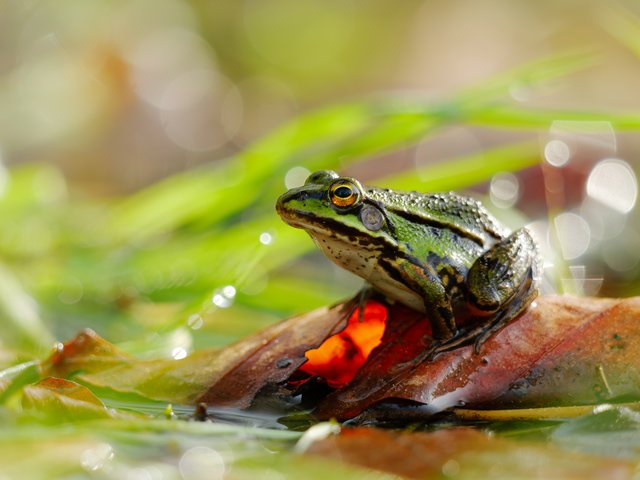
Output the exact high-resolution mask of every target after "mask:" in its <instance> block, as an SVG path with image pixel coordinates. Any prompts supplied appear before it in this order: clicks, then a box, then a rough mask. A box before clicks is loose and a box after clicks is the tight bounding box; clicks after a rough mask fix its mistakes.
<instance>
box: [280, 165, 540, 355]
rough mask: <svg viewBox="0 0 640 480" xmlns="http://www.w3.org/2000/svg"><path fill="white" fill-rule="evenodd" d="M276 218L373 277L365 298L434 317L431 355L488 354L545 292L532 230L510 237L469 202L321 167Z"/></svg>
mask: <svg viewBox="0 0 640 480" xmlns="http://www.w3.org/2000/svg"><path fill="white" fill-rule="evenodd" d="M276 211H277V213H278V214H279V215H280V217H281V218H282V220H284V222H286V223H287V224H289V225H290V226H292V227H296V228H300V229H303V230H305V231H306V232H307V233H308V234H309V235H310V236H311V237H312V239H313V240H314V241H315V243H316V245H317V246H318V247H319V248H320V250H321V251H322V252H323V253H324V255H325V256H326V257H328V258H329V259H330V260H332V261H333V262H334V263H336V264H337V265H339V266H340V267H342V268H344V269H346V270H348V271H350V272H352V273H354V274H355V275H357V276H359V277H361V278H362V279H364V280H365V281H366V282H367V284H368V286H367V287H365V290H363V291H365V292H370V291H371V290H372V291H373V293H374V294H381V295H383V296H384V297H385V298H386V299H388V300H389V301H390V302H393V303H395V302H399V303H401V304H403V305H405V306H407V307H409V308H411V309H413V310H416V311H418V312H420V313H423V314H425V316H426V318H427V319H428V321H429V322H430V324H431V337H432V338H431V342H430V343H429V347H426V350H425V354H424V357H425V358H429V359H433V358H434V357H435V356H437V355H438V354H440V353H442V352H446V351H449V350H453V349H456V348H458V347H461V346H463V345H467V344H471V343H473V344H474V349H473V350H474V351H475V353H479V352H480V349H481V346H482V345H483V344H484V343H485V342H486V341H487V340H488V339H489V338H490V337H491V336H492V335H493V334H495V333H496V332H498V331H499V330H500V329H502V328H503V327H504V326H506V325H507V324H509V323H510V322H512V321H513V320H515V319H516V318H518V317H519V316H520V315H521V314H522V313H523V312H524V311H525V310H526V309H527V308H528V307H529V305H530V304H531V303H532V302H533V301H534V299H535V298H536V296H537V295H538V293H539V272H540V258H539V253H538V248H537V245H536V243H535V241H534V240H533V238H532V236H531V234H530V232H529V231H528V230H527V229H526V228H525V227H523V228H520V229H518V230H515V231H514V232H510V231H509V230H508V229H507V228H506V227H505V226H503V225H502V224H501V223H500V222H499V221H498V220H497V219H496V218H495V217H494V216H493V215H491V214H490V213H489V211H488V210H487V209H486V208H485V207H484V206H483V205H482V204H481V203H480V202H479V201H478V200H475V199H473V198H471V197H469V196H464V195H461V194H458V193H455V192H446V193H419V192H417V191H401V190H392V189H389V188H378V187H373V186H365V185H363V184H361V183H360V182H359V181H358V180H357V179H355V178H352V177H347V176H340V175H338V174H337V173H336V172H334V171H331V170H321V171H317V172H315V173H311V174H310V175H309V176H308V178H307V179H306V181H305V182H304V184H303V185H302V186H299V187H295V188H291V189H290V190H288V191H287V192H285V193H284V194H282V195H281V196H280V197H279V198H278V200H277V202H276Z"/></svg>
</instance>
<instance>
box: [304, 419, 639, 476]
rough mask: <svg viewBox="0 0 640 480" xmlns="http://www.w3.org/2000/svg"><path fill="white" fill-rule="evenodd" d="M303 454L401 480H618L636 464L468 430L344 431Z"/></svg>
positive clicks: (367, 429) (364, 429)
mask: <svg viewBox="0 0 640 480" xmlns="http://www.w3.org/2000/svg"><path fill="white" fill-rule="evenodd" d="M306 454H307V455H313V456H322V457H325V458H330V459H332V460H338V461H343V462H346V463H351V464H355V465H360V466H366V467H368V468H372V469H377V470H381V471H384V472H390V473H394V474H397V475H402V476H403V477H406V478H458V479H467V478H474V479H477V478H491V479H500V478H508V479H513V478H528V479H529V478H530V479H535V478H540V479H549V478H553V479H602V478H608V479H618V478H620V479H622V478H630V477H631V475H632V473H633V471H634V469H635V462H632V461H628V460H624V459H614V458H607V457H600V456H598V455H592V454H585V453H579V452H571V451H568V450H564V449H561V448H558V447H557V446H554V445H553V444H547V445H543V444H538V443H531V442H523V441H512V440H508V439H504V438H497V437H494V436H491V435H487V434H486V433H483V432H480V431H478V430H474V429H470V428H454V429H448V430H439V431H436V432H431V433H404V432H394V431H385V430H380V429H372V428H354V429H343V430H342V432H341V433H340V434H339V435H336V436H330V437H328V438H325V439H323V440H319V441H317V442H315V443H313V444H311V446H310V447H309V448H308V449H307V451H306Z"/></svg>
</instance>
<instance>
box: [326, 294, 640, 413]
mask: <svg viewBox="0 0 640 480" xmlns="http://www.w3.org/2000/svg"><path fill="white" fill-rule="evenodd" d="M639 320H640V299H637V298H633V299H628V300H611V299H596V298H583V297H571V296H546V297H541V298H539V299H538V300H537V301H536V304H535V305H534V306H533V307H532V308H530V309H529V310H528V311H527V312H526V313H525V314H524V315H523V316H522V317H520V318H519V319H518V320H517V321H514V322H512V323H511V324H510V325H508V326H507V327H505V328H504V329H502V330H501V331H499V332H498V333H497V334H496V335H494V336H493V337H491V338H490V339H489V340H488V341H487V342H486V343H485V344H484V345H483V346H482V349H481V352H480V354H475V353H474V352H473V347H472V346H471V345H469V346H466V347H462V348H459V349H456V350H453V351H450V352H446V353H443V354H441V355H439V356H438V357H436V359H435V360H434V361H432V362H422V363H420V364H419V365H416V366H413V365H411V364H409V365H408V366H407V365H405V366H402V365H401V366H400V367H398V364H396V368H395V371H394V370H393V369H392V368H382V367H381V366H385V365H388V363H389V362H388V361H387V359H388V358H393V359H394V360H396V359H400V360H401V361H404V360H405V359H406V355H405V356H401V355H398V353H397V350H399V349H402V350H403V351H404V352H406V351H407V347H406V345H404V344H403V345H400V344H402V343H404V342H406V341H407V339H406V338H403V340H404V341H403V342H389V343H388V344H385V343H384V340H383V344H382V345H381V347H380V349H379V351H375V352H374V354H373V355H372V357H371V358H370V361H369V362H368V363H367V364H366V365H365V366H364V367H363V369H362V370H360V372H358V375H357V376H356V378H355V379H354V380H353V381H352V382H351V383H350V384H349V385H347V386H346V387H345V388H343V389H341V390H338V391H336V392H334V393H332V394H331V395H329V396H327V397H326V398H325V399H323V400H322V401H321V402H320V404H319V406H318V409H317V410H316V413H317V415H318V416H319V417H320V418H331V417H337V418H350V417H353V416H355V415H357V414H358V413H359V412H361V411H362V410H364V409H366V408H367V407H369V406H370V405H373V404H375V403H377V402H380V401H383V400H389V399H402V400H408V401H411V402H417V403H420V404H425V405H426V408H425V412H429V413H436V412H439V411H442V410H444V409H448V408H451V407H456V406H463V405H466V406H474V407H479V406H480V407H484V408H505V407H520V406H524V405H527V406H549V405H569V404H595V403H599V402H601V401H602V400H603V398H610V397H613V396H616V397H617V396H624V395H630V396H636V397H637V396H638V394H639V393H640V388H639V385H640V361H639V360H640V347H639V346H638V345H639V344H638V339H640V321H639ZM398 321H400V319H399V318H398V316H396V315H392V316H391V317H390V322H391V323H389V324H388V325H387V329H390V328H391V329H395V328H398V327H399V325H396V323H395V322H398ZM407 360H408V359H407ZM603 394H604V395H603Z"/></svg>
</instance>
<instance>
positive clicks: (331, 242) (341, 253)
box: [276, 170, 397, 278]
mask: <svg viewBox="0 0 640 480" xmlns="http://www.w3.org/2000/svg"><path fill="white" fill-rule="evenodd" d="M276 210H277V211H278V214H279V215H280V216H281V217H282V219H283V220H284V221H285V222H287V223H288V224H289V225H291V226H293V227H297V228H302V229H304V230H306V231H307V232H308V233H309V234H310V235H311V236H312V237H313V239H314V240H315V241H316V243H317V244H318V246H319V247H320V248H321V249H322V250H323V252H324V253H325V255H327V256H328V257H329V258H331V259H332V260H333V261H334V262H336V263H337V264H339V265H340V266H342V267H344V268H346V269H348V270H351V271H353V272H354V273H356V274H358V275H360V276H362V277H364V278H367V273H368V272H369V271H370V269H371V268H372V267H373V263H374V262H372V261H371V260H373V259H374V258H377V255H375V254H374V255H372V252H381V251H382V250H385V249H387V250H388V249H396V248H397V242H396V239H395V235H394V229H393V225H392V224H391V222H390V221H389V217H388V215H387V213H386V211H385V208H384V206H383V205H382V204H380V202H378V201H376V200H373V199H372V198H370V197H369V196H368V195H367V191H366V190H365V189H364V188H363V187H362V185H361V184H360V182H358V181H357V180H356V179H354V178H350V177H340V176H338V174H337V173H335V172H332V171H328V170H321V171H319V172H315V173H312V174H311V175H310V176H309V178H307V180H306V181H305V183H304V185H303V186H301V187H297V188H292V189H291V190H289V191H288V192H286V193H285V194H283V195H282V196H280V198H278V202H277V204H276Z"/></svg>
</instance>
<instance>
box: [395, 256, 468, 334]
mask: <svg viewBox="0 0 640 480" xmlns="http://www.w3.org/2000/svg"><path fill="white" fill-rule="evenodd" d="M395 263H396V265H397V267H398V268H397V270H398V272H399V273H400V275H401V276H402V279H403V281H404V283H405V284H406V285H408V286H409V287H410V288H411V289H412V290H413V291H414V292H415V293H416V294H418V295H420V296H421V297H422V299H423V301H424V308H425V312H426V314H427V316H428V317H429V322H430V324H431V335H432V337H433V339H434V340H435V342H434V343H435V344H436V345H441V344H445V343H446V342H447V341H449V340H450V339H452V338H454V337H455V336H456V333H457V331H458V330H457V328H456V322H455V318H454V316H453V309H452V306H451V298H450V296H449V294H448V293H447V291H446V289H445V286H444V285H443V283H442V280H441V279H440V277H439V276H438V274H437V273H436V271H435V270H434V269H433V267H431V266H430V265H428V264H426V265H420V264H416V263H413V262H411V261H410V260H408V259H405V258H398V259H397V260H396V262H395ZM434 346H435V345H434Z"/></svg>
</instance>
